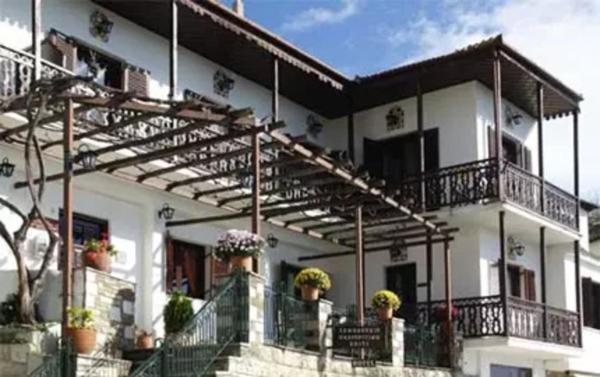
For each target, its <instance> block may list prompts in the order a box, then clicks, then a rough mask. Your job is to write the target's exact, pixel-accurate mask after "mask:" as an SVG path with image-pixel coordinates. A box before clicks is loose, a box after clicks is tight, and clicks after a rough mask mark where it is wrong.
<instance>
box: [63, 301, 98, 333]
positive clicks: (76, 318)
mask: <svg viewBox="0 0 600 377" xmlns="http://www.w3.org/2000/svg"><path fill="white" fill-rule="evenodd" d="M67 314H68V317H69V327H70V328H72V329H93V328H94V313H93V312H92V311H91V310H90V309H84V308H80V307H76V306H74V307H70V308H67Z"/></svg>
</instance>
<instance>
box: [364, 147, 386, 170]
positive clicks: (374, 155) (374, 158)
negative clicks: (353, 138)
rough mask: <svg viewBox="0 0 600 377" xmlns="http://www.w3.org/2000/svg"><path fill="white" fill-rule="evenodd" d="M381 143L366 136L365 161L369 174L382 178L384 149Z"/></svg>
mask: <svg viewBox="0 0 600 377" xmlns="http://www.w3.org/2000/svg"><path fill="white" fill-rule="evenodd" d="M382 149H383V148H382V145H381V143H378V142H377V141H375V140H371V139H367V138H365V139H364V141H363V155H364V156H363V162H364V165H365V167H366V168H367V170H368V171H369V174H370V175H372V176H374V177H377V178H382V176H383V151H382Z"/></svg>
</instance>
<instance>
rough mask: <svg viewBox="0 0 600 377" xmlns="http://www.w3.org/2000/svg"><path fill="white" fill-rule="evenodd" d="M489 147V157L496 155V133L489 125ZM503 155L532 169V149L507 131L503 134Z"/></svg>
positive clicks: (506, 158)
mask: <svg viewBox="0 0 600 377" xmlns="http://www.w3.org/2000/svg"><path fill="white" fill-rule="evenodd" d="M488 149H489V157H490V158H492V157H496V133H495V131H494V129H493V128H491V127H488ZM502 157H503V158H504V160H506V161H509V162H511V163H513V164H515V165H517V166H519V167H521V168H523V169H525V170H527V171H529V172H530V171H531V170H532V167H531V150H530V149H529V148H527V147H526V146H525V145H523V143H521V142H520V141H519V140H518V139H516V138H514V137H512V136H510V135H508V134H506V133H505V134H503V135H502Z"/></svg>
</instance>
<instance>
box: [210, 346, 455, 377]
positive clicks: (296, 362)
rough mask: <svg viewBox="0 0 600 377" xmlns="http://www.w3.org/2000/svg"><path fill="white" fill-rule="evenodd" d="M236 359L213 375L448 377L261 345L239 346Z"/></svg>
mask: <svg viewBox="0 0 600 377" xmlns="http://www.w3.org/2000/svg"><path fill="white" fill-rule="evenodd" d="M237 347H239V350H237V351H236V352H235V354H236V356H229V357H225V358H221V359H220V360H219V361H218V362H217V363H216V364H215V365H214V366H213V374H212V375H213V376H217V375H218V376H232V377H233V376H236V377H280V376H281V377H282V376H295V377H324V376H327V377H348V376H353V377H359V376H365V377H370V376H377V377H392V376H393V377H398V376H404V377H451V376H452V373H451V372H450V371H449V370H444V369H421V368H405V367H402V366H394V365H392V364H391V363H378V365H377V366H375V367H370V368H354V367H352V363H351V361H350V360H349V359H347V358H330V357H327V356H326V355H323V354H319V353H317V352H310V351H298V350H291V349H287V348H281V347H276V346H266V345H260V344H256V343H255V344H245V345H239V346H237Z"/></svg>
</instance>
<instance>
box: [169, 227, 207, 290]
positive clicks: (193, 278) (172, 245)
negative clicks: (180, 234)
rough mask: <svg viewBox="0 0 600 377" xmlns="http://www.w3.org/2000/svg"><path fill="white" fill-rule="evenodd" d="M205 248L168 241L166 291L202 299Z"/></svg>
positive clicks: (204, 275) (204, 276)
mask: <svg viewBox="0 0 600 377" xmlns="http://www.w3.org/2000/svg"><path fill="white" fill-rule="evenodd" d="M205 260H206V258H205V248H204V246H201V245H195V244H191V243H187V242H183V241H178V240H171V239H169V240H168V245H167V291H168V292H171V291H172V290H174V289H179V290H181V291H183V293H184V294H185V295H186V296H188V297H191V298H199V299H204V293H205V291H206V289H205V279H206V263H205Z"/></svg>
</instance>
